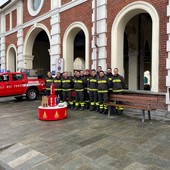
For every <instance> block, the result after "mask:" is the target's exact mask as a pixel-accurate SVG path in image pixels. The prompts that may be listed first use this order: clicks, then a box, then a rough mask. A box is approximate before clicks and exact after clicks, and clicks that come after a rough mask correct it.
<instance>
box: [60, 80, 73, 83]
mask: <svg viewBox="0 0 170 170" xmlns="http://www.w3.org/2000/svg"><path fill="white" fill-rule="evenodd" d="M70 82H71V80H62V83H70Z"/></svg>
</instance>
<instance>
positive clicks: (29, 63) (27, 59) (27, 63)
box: [23, 55, 34, 69]
mask: <svg viewBox="0 0 170 170" xmlns="http://www.w3.org/2000/svg"><path fill="white" fill-rule="evenodd" d="M23 58H24V60H23V68H25V69H32V67H33V59H34V56H33V55H24V56H23Z"/></svg>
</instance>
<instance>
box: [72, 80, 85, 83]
mask: <svg viewBox="0 0 170 170" xmlns="http://www.w3.org/2000/svg"><path fill="white" fill-rule="evenodd" d="M74 83H83V81H82V80H74Z"/></svg>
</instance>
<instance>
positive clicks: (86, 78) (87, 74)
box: [84, 69, 90, 109]
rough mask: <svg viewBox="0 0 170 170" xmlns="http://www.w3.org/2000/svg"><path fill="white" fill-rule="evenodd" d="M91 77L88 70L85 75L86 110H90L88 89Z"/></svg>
mask: <svg viewBox="0 0 170 170" xmlns="http://www.w3.org/2000/svg"><path fill="white" fill-rule="evenodd" d="M89 77H90V70H88V69H86V70H85V75H84V78H85V81H86V84H85V88H84V101H85V108H86V109H89V93H88V89H87V84H88V81H89Z"/></svg>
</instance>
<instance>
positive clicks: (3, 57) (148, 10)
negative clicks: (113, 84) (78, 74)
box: [0, 0, 170, 110]
mask: <svg viewBox="0 0 170 170" xmlns="http://www.w3.org/2000/svg"><path fill="white" fill-rule="evenodd" d="M169 17H170V1H167V0H161V1H160V0H140V1H138V0H126V1H124V0H114V1H113V0H57V1H56V0H8V1H6V3H5V4H2V5H1V7H0V23H1V25H0V38H1V44H0V69H4V70H11V71H14V70H17V69H20V68H27V69H31V68H34V69H38V70H39V72H41V73H43V74H45V73H46V72H47V71H48V70H51V71H57V70H60V69H61V70H62V71H63V70H67V71H73V70H74V69H92V68H96V66H98V65H101V66H102V68H103V70H104V71H105V70H106V69H107V67H112V68H114V67H118V68H119V72H120V74H123V75H124V76H125V78H126V81H127V83H128V87H129V90H131V92H132V93H139V94H142V95H154V96H159V99H160V102H159V108H160V109H167V108H168V110H170V96H169V94H170V89H169V88H170V55H169V54H170V53H169V52H170V38H169V34H170V24H169Z"/></svg>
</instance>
